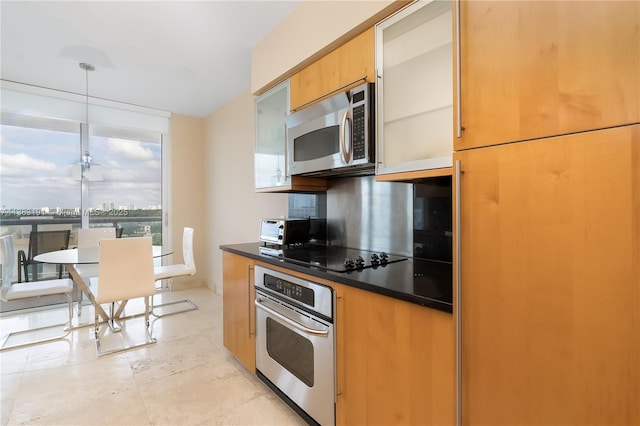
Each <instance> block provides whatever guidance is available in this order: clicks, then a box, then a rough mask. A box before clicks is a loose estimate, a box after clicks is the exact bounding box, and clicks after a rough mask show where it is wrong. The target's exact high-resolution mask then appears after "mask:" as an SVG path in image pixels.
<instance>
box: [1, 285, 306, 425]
mask: <svg viewBox="0 0 640 426" xmlns="http://www.w3.org/2000/svg"><path fill="white" fill-rule="evenodd" d="M160 296H161V298H163V300H180V299H184V298H189V299H191V300H192V301H193V302H194V303H195V304H196V305H198V308H199V309H198V310H196V311H192V312H185V313H181V314H177V315H171V316H167V317H164V318H159V319H154V320H153V326H152V327H153V332H154V334H155V336H156V337H157V339H158V343H157V344H155V345H151V346H147V347H143V348H139V349H134V350H130V351H127V352H121V353H117V354H112V355H107V356H103V357H100V358H98V357H97V356H96V349H95V340H94V337H93V335H92V332H93V330H92V327H83V328H77V329H75V330H74V331H73V332H72V333H71V334H70V335H69V336H67V337H66V338H65V339H64V340H60V341H56V342H53V343H46V344H40V345H35V346H30V347H27V348H24V349H14V350H8V351H4V352H2V353H0V372H1V381H0V386H1V387H0V392H1V396H2V406H1V408H2V409H1V413H0V419H1V421H2V425H3V426H4V425H18V424H20V425H23V424H44V425H258V424H260V425H267V424H271V425H304V424H305V422H304V421H303V420H302V419H301V418H300V417H299V416H298V415H297V414H296V413H295V412H294V411H293V410H292V409H291V408H290V407H288V406H287V405H286V404H285V403H284V402H282V401H281V400H280V399H279V398H278V397H277V396H276V395H275V394H273V392H272V391H271V390H269V389H268V388H267V387H266V386H265V385H264V384H263V383H262V382H260V381H259V380H258V379H257V378H256V377H255V376H253V375H252V374H250V373H248V372H247V371H246V370H245V369H244V368H243V367H242V366H241V365H240V364H239V363H238V362H237V361H236V360H235V358H233V356H231V354H230V353H229V352H228V351H227V350H226V349H225V348H224V346H223V345H222V298H221V297H220V296H219V295H217V294H216V293H215V292H214V291H212V290H210V289H207V288H203V287H201V288H192V289H187V290H180V291H173V292H168V293H162V294H161V295H160ZM156 297H158V296H156ZM141 308H142V305H141V304H140V306H135V305H134V304H131V306H128V307H127V311H126V313H128V314H131V313H137V312H135V310H136V309H141ZM92 311H93V309H92V308H91V307H90V306H87V307H85V308H83V310H82V317H81V318H80V319H79V321H80V323H82V322H85V321H90V320H91V315H92ZM140 312H141V311H140ZM54 316H55V317H56V318H58V319H57V320H54V321H64V319H65V311H64V309H60V310H56V311H55V312H51V311H49V312H47V313H43V312H34V313H30V314H27V315H19V316H16V315H3V316H2V318H1V319H0V335H1V338H4V336H5V335H6V334H7V333H8V331H9V330H15V329H16V328H17V327H24V326H25V324H29V325H31V326H33V325H35V324H37V323H38V322H39V321H42V320H43V319H45V318H46V320H47V321H51V320H52V317H54ZM152 318H153V317H152ZM143 322H144V319H143V318H136V319H132V320H128V321H125V327H124V329H123V332H125V333H122V335H109V336H104V340H105V342H107V341H109V344H116V343H119V341H116V340H115V339H122V338H123V337H122V336H124V335H130V336H131V337H132V338H135V337H142V334H139V335H138V336H136V334H137V333H138V332H140V333H142V331H143V328H140V330H136V327H137V325H134V324H141V323H143ZM110 339H111V340H110ZM134 340H137V339H134Z"/></svg>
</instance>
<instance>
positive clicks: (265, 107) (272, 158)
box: [254, 80, 291, 189]
mask: <svg viewBox="0 0 640 426" xmlns="http://www.w3.org/2000/svg"><path fill="white" fill-rule="evenodd" d="M288 113H289V81H288V80H287V81H285V82H284V83H281V84H279V85H278V86H276V87H274V88H273V89H271V90H269V91H268V92H266V93H264V94H263V95H260V96H259V97H258V98H256V101H255V129H256V135H255V153H254V155H255V178H256V181H255V182H256V189H262V188H269V187H279V186H283V185H285V186H286V185H289V184H290V183H291V179H290V176H289V173H288V170H287V127H286V124H285V121H284V119H285V117H286V115H287V114H288Z"/></svg>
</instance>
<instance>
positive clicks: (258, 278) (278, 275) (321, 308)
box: [254, 265, 334, 322]
mask: <svg viewBox="0 0 640 426" xmlns="http://www.w3.org/2000/svg"><path fill="white" fill-rule="evenodd" d="M254 270H255V286H256V290H264V291H265V292H266V293H269V295H270V296H272V297H274V298H276V299H280V300H283V301H285V302H287V301H290V302H291V303H292V304H295V305H296V306H299V307H300V308H301V309H303V310H305V311H307V312H312V313H313V314H314V315H317V316H319V317H321V318H325V319H327V320H328V321H331V322H332V321H333V305H334V294H333V289H332V288H331V287H328V286H326V285H323V284H320V283H316V282H313V281H308V280H305V279H302V278H300V277H295V276H293V275H289V274H285V273H283V272H280V271H274V270H273V269H268V268H265V267H263V266H259V265H256V266H255V269H254Z"/></svg>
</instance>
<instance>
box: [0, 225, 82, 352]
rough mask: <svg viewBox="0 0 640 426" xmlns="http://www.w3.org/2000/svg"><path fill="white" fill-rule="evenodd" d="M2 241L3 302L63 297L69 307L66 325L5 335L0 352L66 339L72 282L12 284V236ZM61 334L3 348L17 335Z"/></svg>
mask: <svg viewBox="0 0 640 426" xmlns="http://www.w3.org/2000/svg"><path fill="white" fill-rule="evenodd" d="M1 240H2V288H1V289H0V299H1V300H2V301H3V302H10V301H14V300H23V299H29V298H37V297H41V296H50V295H64V296H65V297H66V299H67V303H68V305H69V321H68V323H66V324H57V325H52V326H47V327H38V328H32V329H28V330H24V331H18V332H12V333H9V334H8V335H7V337H6V338H5V340H4V341H3V342H2V346H0V350H5V349H15V348H18V347H23V346H28V345H33V344H36V343H44V342H49V341H52V340H58V339H62V338H64V337H66V336H67V335H68V334H69V333H70V332H71V327H72V324H71V320H72V318H73V304H72V303H73V302H72V299H71V292H72V291H73V281H72V280H71V279H69V278H62V279H60V278H59V279H52V280H44V281H36V282H32V283H14V282H13V273H14V270H15V269H14V268H15V264H16V248H15V244H14V241H13V235H6V236H4V237H2V238H1ZM63 326H64V330H63V333H62V334H58V335H55V336H53V337H46V338H40V339H37V340H31V341H26V342H25V341H22V342H21V343H17V344H14V345H8V346H5V344H6V343H7V342H8V340H9V339H10V338H11V337H13V336H17V335H19V334H20V335H22V334H24V333H36V332H40V331H42V330H44V329H48V328H53V327H63Z"/></svg>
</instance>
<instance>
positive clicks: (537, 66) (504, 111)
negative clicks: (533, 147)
mask: <svg viewBox="0 0 640 426" xmlns="http://www.w3.org/2000/svg"><path fill="white" fill-rule="evenodd" d="M456 6H457V7H459V16H460V23H459V27H458V28H459V32H460V39H459V40H458V42H459V43H460V44H459V51H460V61H459V63H458V64H457V65H458V66H459V68H458V67H456V69H457V70H458V72H459V73H460V83H461V88H459V89H461V90H458V92H457V93H458V94H459V95H460V97H459V98H458V100H457V103H459V104H460V112H461V117H458V118H459V119H458V118H456V120H455V121H456V125H455V128H456V130H457V126H458V125H460V126H461V127H462V128H464V130H463V131H461V134H462V137H461V138H459V139H456V140H455V142H454V147H455V150H461V149H467V148H474V147H479V146H487V145H494V144H498V143H505V142H513V141H522V140H529V139H538V138H543V137H548V136H556V135H562V134H567V133H573V132H577V131H583V130H594V129H602V128H607V127H612V126H619V125H624V124H629V123H638V122H640V101H639V99H640V54H639V52H640V31H639V29H638V22H640V2H637V1H606V0H596V1H588V2H586V1H501V0H497V1H457V2H456ZM456 50H457V49H456ZM456 115H457V114H456Z"/></svg>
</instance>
